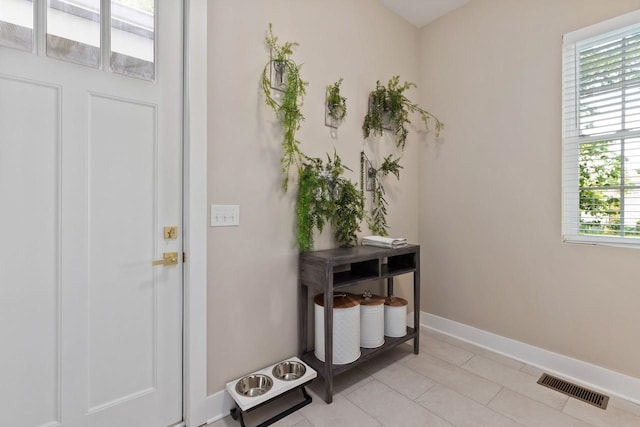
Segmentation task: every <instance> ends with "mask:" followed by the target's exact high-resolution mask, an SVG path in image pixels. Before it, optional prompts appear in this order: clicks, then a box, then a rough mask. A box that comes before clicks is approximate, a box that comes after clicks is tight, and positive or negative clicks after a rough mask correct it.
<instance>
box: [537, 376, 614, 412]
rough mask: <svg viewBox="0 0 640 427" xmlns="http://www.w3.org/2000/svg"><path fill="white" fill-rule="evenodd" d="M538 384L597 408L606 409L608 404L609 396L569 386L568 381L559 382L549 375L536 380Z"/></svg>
mask: <svg viewBox="0 0 640 427" xmlns="http://www.w3.org/2000/svg"><path fill="white" fill-rule="evenodd" d="M538 384H540V385H543V386H545V387H549V388H550V389H552V390H556V391H559V392H560V393H564V394H566V395H567V396H570V397H575V398H576V399H579V400H582V401H583V402H587V403H589V404H591V405H593V406H595V407H597V408H600V409H607V403H609V396H605V395H604V394H602V393H596V392H595V391H592V390H589V389H588V388H584V387H580V386H579V385H575V384H571V383H570V382H568V381H565V380H561V379H560V378H556V377H553V376H551V375H549V374H542V376H541V377H540V379H539V380H538Z"/></svg>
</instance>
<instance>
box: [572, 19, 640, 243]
mask: <svg viewBox="0 0 640 427" xmlns="http://www.w3.org/2000/svg"><path fill="white" fill-rule="evenodd" d="M563 45H564V46H563V199H564V200H563V236H564V240H565V241H570V242H579V243H594V244H597V243H601V244H618V245H635V246H639V247H640V12H633V13H631V14H627V15H624V16H622V17H619V18H614V19H612V20H609V21H605V22H603V23H600V24H597V25H594V26H591V27H588V28H585V29H582V30H578V31H576V32H573V33H569V34H566V35H565V36H564V39H563Z"/></svg>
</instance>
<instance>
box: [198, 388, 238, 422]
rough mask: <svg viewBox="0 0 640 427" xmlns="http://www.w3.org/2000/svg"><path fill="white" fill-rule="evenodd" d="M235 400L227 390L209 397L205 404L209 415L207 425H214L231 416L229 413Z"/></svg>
mask: <svg viewBox="0 0 640 427" xmlns="http://www.w3.org/2000/svg"><path fill="white" fill-rule="evenodd" d="M233 404H234V402H233V399H232V398H231V396H229V393H227V392H226V390H220V391H219V392H217V393H214V394H212V395H210V396H208V397H207V401H206V402H205V410H206V414H207V423H206V424H212V423H215V422H216V421H218V420H220V419H222V418H224V417H226V416H227V415H229V411H230V410H231V408H233Z"/></svg>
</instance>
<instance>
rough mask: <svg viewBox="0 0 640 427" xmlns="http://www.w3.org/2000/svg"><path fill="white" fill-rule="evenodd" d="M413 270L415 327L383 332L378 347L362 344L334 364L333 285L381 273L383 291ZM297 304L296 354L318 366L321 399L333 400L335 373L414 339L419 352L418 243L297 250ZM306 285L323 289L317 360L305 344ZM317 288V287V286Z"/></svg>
mask: <svg viewBox="0 0 640 427" xmlns="http://www.w3.org/2000/svg"><path fill="white" fill-rule="evenodd" d="M409 273H412V274H413V327H407V335H405V336H403V337H400V338H391V337H385V342H384V344H383V345H381V346H380V347H377V348H370V349H369V348H361V353H362V354H361V356H360V357H359V358H358V359H357V360H356V361H354V362H352V363H349V364H346V365H334V364H333V293H334V291H335V290H336V289H340V288H344V287H347V286H352V285H355V284H357V283H360V282H363V281H367V280H375V279H385V280H386V281H387V295H393V279H394V277H396V276H399V275H401V274H409ZM299 285H300V310H299V322H300V323H299V332H298V343H299V353H300V358H301V359H302V360H303V361H305V362H306V363H308V364H309V365H310V366H311V367H312V368H314V369H315V370H316V371H318V374H319V375H320V376H322V377H323V379H324V382H325V399H324V400H325V401H326V402H327V403H331V402H332V401H333V377H334V376H335V375H339V374H341V373H343V372H345V371H347V370H349V369H351V368H353V367H355V366H357V365H359V364H360V363H362V362H365V361H367V360H369V359H371V358H372V357H375V356H376V355H378V354H380V353H383V352H385V351H387V350H390V349H392V348H393V347H396V346H397V345H399V344H402V343H404V342H406V341H409V340H413V352H414V353H415V354H418V351H419V339H420V334H419V331H420V246H418V245H407V246H404V247H401V248H397V249H386V248H378V247H373V246H357V247H354V248H346V249H329V250H324V251H313V252H305V253H302V254H300V276H299ZM309 288H313V289H315V290H318V291H321V292H324V335H325V336H324V345H325V348H324V356H325V362H322V361H320V360H318V359H317V358H316V356H315V354H314V352H313V349H309V348H307V347H308V338H309V325H308V319H309ZM316 293H317V292H316Z"/></svg>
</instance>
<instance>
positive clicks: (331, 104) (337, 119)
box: [327, 78, 347, 127]
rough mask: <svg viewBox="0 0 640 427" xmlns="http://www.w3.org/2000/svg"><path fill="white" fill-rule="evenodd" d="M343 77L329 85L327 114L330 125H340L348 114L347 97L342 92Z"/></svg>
mask: <svg viewBox="0 0 640 427" xmlns="http://www.w3.org/2000/svg"><path fill="white" fill-rule="evenodd" d="M341 84H342V78H340V80H338V81H337V82H335V83H334V84H332V85H329V86H327V115H328V116H329V119H330V123H329V125H330V126H333V127H338V126H339V125H340V124H341V123H342V121H343V120H344V118H345V116H346V115H347V98H345V97H344V96H342V94H340V85H341Z"/></svg>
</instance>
